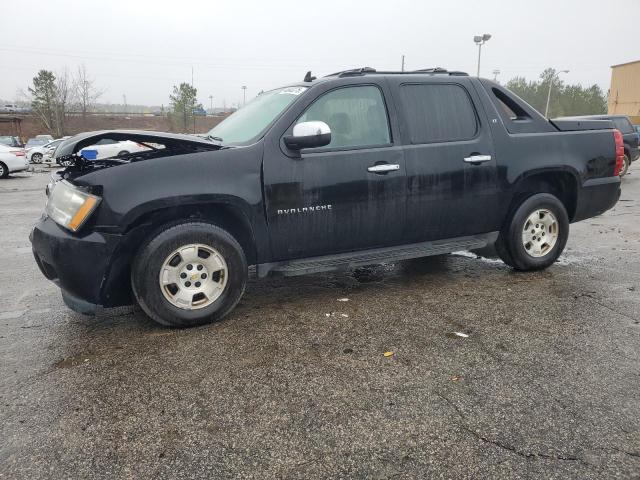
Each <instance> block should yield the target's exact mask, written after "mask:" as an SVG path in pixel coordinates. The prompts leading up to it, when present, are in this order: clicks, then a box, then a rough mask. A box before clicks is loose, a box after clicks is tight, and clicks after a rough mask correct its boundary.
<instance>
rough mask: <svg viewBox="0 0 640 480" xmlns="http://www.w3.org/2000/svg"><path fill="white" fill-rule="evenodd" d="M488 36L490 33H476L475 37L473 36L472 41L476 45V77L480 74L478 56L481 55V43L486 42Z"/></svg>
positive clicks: (489, 36)
mask: <svg viewBox="0 0 640 480" xmlns="http://www.w3.org/2000/svg"><path fill="white" fill-rule="evenodd" d="M490 38H491V35H490V34H488V33H484V34H482V35H476V36H475V37H473V41H474V42H476V45H478V75H477V76H478V77H479V76H480V56H481V55H482V45H484V44H485V43H487V42H488V41H489V39H490Z"/></svg>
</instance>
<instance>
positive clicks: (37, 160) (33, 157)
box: [31, 153, 42, 163]
mask: <svg viewBox="0 0 640 480" xmlns="http://www.w3.org/2000/svg"><path fill="white" fill-rule="evenodd" d="M31 161H32V162H33V163H42V154H41V153H34V154H33V155H31Z"/></svg>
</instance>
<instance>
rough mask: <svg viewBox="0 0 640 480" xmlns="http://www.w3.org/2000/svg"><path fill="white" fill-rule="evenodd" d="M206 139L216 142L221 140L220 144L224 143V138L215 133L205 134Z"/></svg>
mask: <svg viewBox="0 0 640 480" xmlns="http://www.w3.org/2000/svg"><path fill="white" fill-rule="evenodd" d="M204 139H205V140H211V141H214V142H219V143H220V145H222V139H221V138H220V137H214V136H213V135H205V136H204Z"/></svg>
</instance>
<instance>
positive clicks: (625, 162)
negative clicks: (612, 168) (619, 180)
mask: <svg viewBox="0 0 640 480" xmlns="http://www.w3.org/2000/svg"><path fill="white" fill-rule="evenodd" d="M622 161H623V164H622V170H620V176H621V177H624V176H625V175H626V174H627V172H628V171H629V166H630V165H631V159H630V158H629V155H627V154H626V153H625V155H624V157H622Z"/></svg>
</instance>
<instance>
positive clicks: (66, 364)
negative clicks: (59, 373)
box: [53, 352, 98, 369]
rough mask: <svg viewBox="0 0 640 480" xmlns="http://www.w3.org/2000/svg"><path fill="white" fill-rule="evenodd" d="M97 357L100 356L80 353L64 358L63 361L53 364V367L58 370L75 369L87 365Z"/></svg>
mask: <svg viewBox="0 0 640 480" xmlns="http://www.w3.org/2000/svg"><path fill="white" fill-rule="evenodd" d="M97 357H98V355H96V354H95V353H92V352H88V353H79V354H77V355H73V356H71V357H66V358H63V359H62V360H58V361H57V362H56V363H54V364H53V366H54V367H55V368H57V369H64V368H73V367H77V366H79V365H84V364H85V363H89V362H90V361H91V360H93V359H95V358H97Z"/></svg>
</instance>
